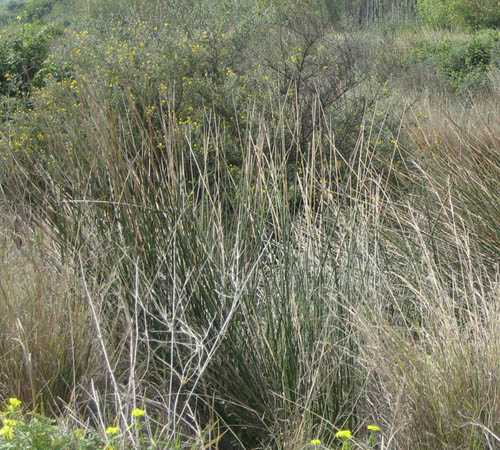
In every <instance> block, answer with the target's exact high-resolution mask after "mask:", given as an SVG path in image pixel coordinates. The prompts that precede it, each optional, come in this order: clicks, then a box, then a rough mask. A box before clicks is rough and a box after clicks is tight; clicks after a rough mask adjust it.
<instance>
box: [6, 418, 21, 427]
mask: <svg viewBox="0 0 500 450" xmlns="http://www.w3.org/2000/svg"><path fill="white" fill-rule="evenodd" d="M18 423H19V422H18V421H17V420H12V419H3V424H4V425H7V426H9V427H17V425H18Z"/></svg>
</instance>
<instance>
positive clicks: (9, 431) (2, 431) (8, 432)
mask: <svg viewBox="0 0 500 450" xmlns="http://www.w3.org/2000/svg"><path fill="white" fill-rule="evenodd" d="M0 436H5V438H6V439H12V438H13V437H14V428H12V427H9V426H8V425H4V426H3V427H2V428H0Z"/></svg>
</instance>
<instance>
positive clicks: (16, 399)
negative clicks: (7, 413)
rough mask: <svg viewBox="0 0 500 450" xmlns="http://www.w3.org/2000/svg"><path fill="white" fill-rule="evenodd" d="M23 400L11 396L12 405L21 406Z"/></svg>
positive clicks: (10, 402)
mask: <svg viewBox="0 0 500 450" xmlns="http://www.w3.org/2000/svg"><path fill="white" fill-rule="evenodd" d="M21 403H22V401H21V400H19V399H18V398H15V397H14V398H9V404H10V405H12V406H21Z"/></svg>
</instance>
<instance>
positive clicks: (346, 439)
mask: <svg viewBox="0 0 500 450" xmlns="http://www.w3.org/2000/svg"><path fill="white" fill-rule="evenodd" d="M335 436H336V437H338V438H339V439H342V450H349V449H351V448H352V446H351V439H352V432H351V430H340V431H337V433H335Z"/></svg>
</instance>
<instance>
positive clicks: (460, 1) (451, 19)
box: [418, 0, 500, 28]
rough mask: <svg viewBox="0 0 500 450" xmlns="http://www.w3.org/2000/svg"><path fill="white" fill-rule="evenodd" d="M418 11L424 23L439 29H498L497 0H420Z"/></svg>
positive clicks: (499, 24)
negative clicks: (460, 27) (458, 27)
mask: <svg viewBox="0 0 500 450" xmlns="http://www.w3.org/2000/svg"><path fill="white" fill-rule="evenodd" d="M418 11H419V14H420V16H421V17H422V19H423V20H424V21H425V22H426V23H428V24H431V25H437V26H440V27H446V28H451V27H453V26H466V27H472V28H484V27H500V8H499V5H498V1H497V0H420V1H419V2H418Z"/></svg>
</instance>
